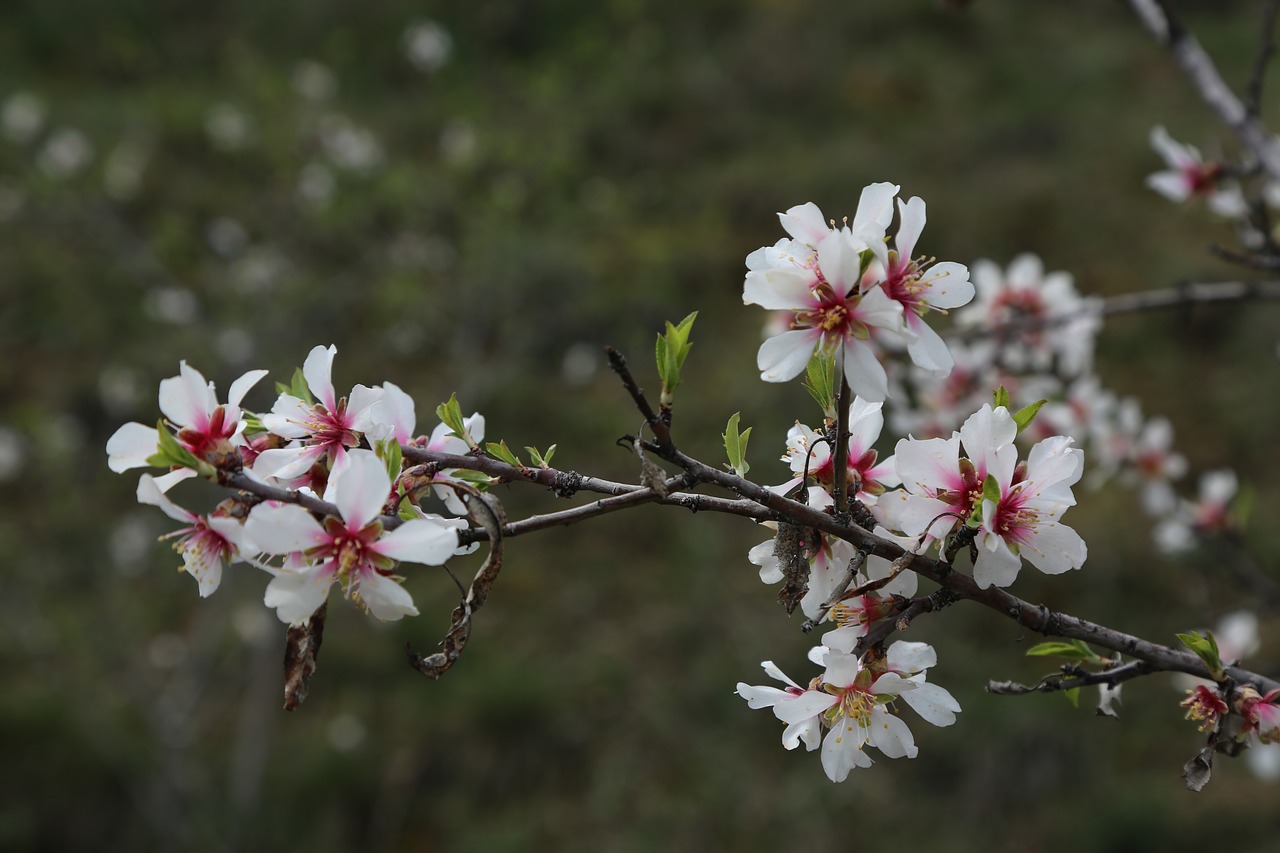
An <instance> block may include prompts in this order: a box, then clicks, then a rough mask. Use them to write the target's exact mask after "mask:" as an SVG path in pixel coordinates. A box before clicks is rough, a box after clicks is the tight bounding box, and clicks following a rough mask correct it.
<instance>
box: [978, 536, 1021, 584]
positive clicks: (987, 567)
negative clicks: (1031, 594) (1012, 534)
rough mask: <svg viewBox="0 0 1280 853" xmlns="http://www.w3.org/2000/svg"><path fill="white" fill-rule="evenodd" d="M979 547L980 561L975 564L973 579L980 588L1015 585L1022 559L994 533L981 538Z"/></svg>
mask: <svg viewBox="0 0 1280 853" xmlns="http://www.w3.org/2000/svg"><path fill="white" fill-rule="evenodd" d="M984 540H985V541H984ZM979 545H980V547H979V548H978V559H977V560H976V561H975V562H974V564H973V579H974V581H975V582H976V583H977V584H978V586H979V587H980V588H981V589H986V588H987V587H990V586H993V585H994V586H998V587H1006V586H1008V585H1009V584H1011V583H1013V582H1014V580H1015V579H1016V578H1017V577H1018V570H1019V569H1021V568H1022V558H1021V557H1019V556H1018V555H1017V554H1015V553H1013V552H1012V551H1010V550H1009V546H1008V544H1006V543H1005V541H1004V539H1002V538H1000V537H999V536H996V535H995V534H994V533H988V534H985V535H984V536H983V537H981V539H980V540H979Z"/></svg>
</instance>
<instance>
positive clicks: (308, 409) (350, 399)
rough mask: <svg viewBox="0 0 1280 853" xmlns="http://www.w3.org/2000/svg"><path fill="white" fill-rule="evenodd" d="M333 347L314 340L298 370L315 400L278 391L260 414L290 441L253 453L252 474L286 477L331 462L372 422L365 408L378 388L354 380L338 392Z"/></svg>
mask: <svg viewBox="0 0 1280 853" xmlns="http://www.w3.org/2000/svg"><path fill="white" fill-rule="evenodd" d="M337 352H338V348H337V347H335V346H330V347H328V348H325V347H320V346H318V347H315V348H314V349H312V350H311V352H310V353H309V354H308V355H307V359H306V361H305V362H303V365H302V375H303V376H304V377H305V378H306V381H307V388H308V389H309V390H310V391H311V393H312V395H314V396H315V398H316V402H315V403H309V402H307V401H306V400H301V399H299V398H297V397H295V396H293V395H292V394H281V395H280V398H279V399H278V400H276V404H275V405H274V406H273V407H272V409H271V413H270V414H267V415H263V416H262V425H263V426H264V427H266V428H267V429H268V430H269V431H271V432H272V433H274V434H276V435H278V436H281V437H282V438H286V439H290V440H291V442H292V443H291V444H290V445H289V446H288V447H281V448H276V449H271V450H264V451H262V452H261V453H259V454H258V457H257V459H256V460H254V463H253V473H254V474H256V475H258V476H259V477H264V478H267V477H274V478H276V479H280V480H291V479H293V478H295V477H299V476H302V475H303V474H306V473H307V471H308V470H309V469H310V468H311V466H312V465H314V464H316V463H317V462H320V461H321V460H325V461H327V462H328V464H329V465H330V466H332V465H333V464H334V463H335V462H336V461H337V460H338V459H339V458H340V457H341V456H342V455H344V454H345V453H346V451H347V448H351V447H356V446H357V445H358V444H359V443H360V437H361V435H362V434H363V433H364V432H365V431H367V430H368V429H369V428H370V426H372V425H373V420H372V417H371V414H372V412H371V410H372V409H373V406H374V404H375V403H377V402H378V401H379V400H380V399H381V398H382V395H383V391H382V389H381V388H367V387H365V386H364V385H357V386H355V387H354V388H353V389H352V390H351V394H350V395H349V396H347V397H341V398H339V397H338V396H337V394H336V392H335V391H334V388H333V378H332V375H333V357H334V356H335V355H336V354H337Z"/></svg>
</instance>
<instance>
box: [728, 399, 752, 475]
mask: <svg viewBox="0 0 1280 853" xmlns="http://www.w3.org/2000/svg"><path fill="white" fill-rule="evenodd" d="M740 415H741V412H734V413H733V414H732V415H731V416H730V417H729V422H728V423H727V424H725V427H724V435H723V436H722V438H724V452H725V453H726V454H727V455H728V457H729V470H730V471H732V472H733V473H735V474H737V475H738V476H739V477H745V476H747V472H748V471H750V470H751V466H750V465H748V464H747V441H748V440H749V439H750V438H751V427H747V428H746V429H745V430H743V431H742V432H738V419H739V416H740Z"/></svg>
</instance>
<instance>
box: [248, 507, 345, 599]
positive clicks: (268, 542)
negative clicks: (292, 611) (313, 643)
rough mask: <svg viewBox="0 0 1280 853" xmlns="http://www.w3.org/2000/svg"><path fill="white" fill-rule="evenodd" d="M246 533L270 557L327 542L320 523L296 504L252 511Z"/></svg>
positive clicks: (256, 508) (303, 549) (304, 549)
mask: <svg viewBox="0 0 1280 853" xmlns="http://www.w3.org/2000/svg"><path fill="white" fill-rule="evenodd" d="M245 533H246V534H247V535H248V537H249V538H250V539H251V540H253V542H254V543H255V544H256V545H257V546H258V547H259V548H261V549H262V550H263V551H264V552H266V553H268V554H289V553H292V552H294V551H306V550H307V549H309V548H314V547H315V546H317V545H319V544H321V543H323V542H325V541H327V536H326V534H325V532H324V528H323V527H321V526H320V522H318V521H316V520H315V519H314V518H312V516H311V513H309V512H307V511H306V510H305V509H303V508H302V507H300V506H297V505H296V504H274V503H264V504H258V505H257V506H255V507H254V508H253V509H252V510H251V511H250V512H249V518H248V519H247V520H246V521H245ZM308 615H310V614H308Z"/></svg>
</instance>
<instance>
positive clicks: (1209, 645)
mask: <svg viewBox="0 0 1280 853" xmlns="http://www.w3.org/2000/svg"><path fill="white" fill-rule="evenodd" d="M1177 637H1178V640H1179V641H1180V642H1181V643H1182V645H1184V646H1186V647H1187V648H1188V649H1190V650H1191V651H1193V652H1195V654H1196V656H1197V657H1199V658H1200V660H1202V661H1204V665H1205V666H1207V667H1208V668H1209V673H1210V674H1211V675H1212V676H1213V680H1214V681H1221V680H1222V679H1223V678H1224V677H1225V676H1226V671H1225V668H1224V667H1223V666H1222V657H1221V655H1219V653H1218V641H1217V639H1216V638H1214V636H1213V632H1212V631H1206V632H1205V634H1204V635H1201V634H1200V633H1199V632H1198V631H1191V632H1190V633H1187V634H1178V635H1177Z"/></svg>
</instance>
